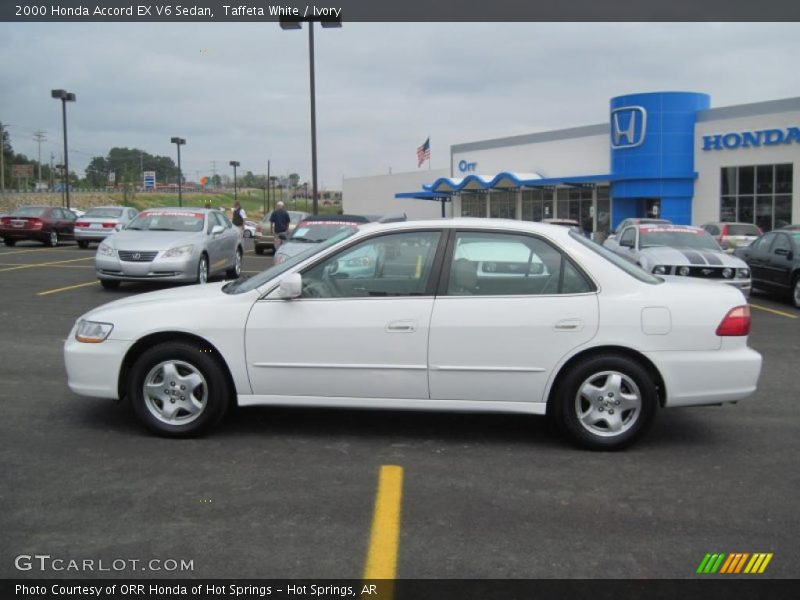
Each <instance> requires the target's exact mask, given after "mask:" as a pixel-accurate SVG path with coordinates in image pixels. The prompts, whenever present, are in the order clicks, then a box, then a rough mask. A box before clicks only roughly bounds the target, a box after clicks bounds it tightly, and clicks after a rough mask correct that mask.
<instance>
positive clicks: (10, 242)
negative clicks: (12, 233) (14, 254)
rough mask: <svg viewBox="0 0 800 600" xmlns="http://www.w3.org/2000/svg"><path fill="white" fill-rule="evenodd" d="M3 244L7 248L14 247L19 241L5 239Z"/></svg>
mask: <svg viewBox="0 0 800 600" xmlns="http://www.w3.org/2000/svg"><path fill="white" fill-rule="evenodd" d="M3 243H4V244H5V245H6V246H14V245H15V244H16V243H17V240H12V239H10V238H3Z"/></svg>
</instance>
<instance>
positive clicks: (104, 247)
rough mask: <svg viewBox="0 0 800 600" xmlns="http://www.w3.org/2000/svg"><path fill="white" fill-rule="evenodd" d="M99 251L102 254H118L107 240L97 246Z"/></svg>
mask: <svg viewBox="0 0 800 600" xmlns="http://www.w3.org/2000/svg"><path fill="white" fill-rule="evenodd" d="M97 253H98V254H101V255H102V256H116V255H117V251H116V249H115V248H112V247H111V246H109V245H108V244H106V243H105V242H103V243H102V244H100V245H99V246H98V247H97Z"/></svg>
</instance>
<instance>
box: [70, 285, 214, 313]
mask: <svg viewBox="0 0 800 600" xmlns="http://www.w3.org/2000/svg"><path fill="white" fill-rule="evenodd" d="M227 283H229V282H228V281H218V282H214V283H206V284H198V285H187V286H182V287H176V288H170V289H167V290H158V291H155V292H148V293H145V294H137V295H135V296H129V297H127V298H120V299H119V300H114V301H113V302H108V303H107V304H103V305H101V306H98V307H97V308H94V309H92V310H90V311H89V312H88V313H86V314H85V315H83V316H82V317H81V318H84V319H90V320H91V319H92V318H96V317H98V316H99V315H103V314H108V313H110V312H114V311H116V310H117V309H119V308H129V307H132V306H144V305H147V304H152V305H154V306H153V309H154V310H156V306H155V305H158V306H163V305H164V304H167V303H170V302H183V301H185V300H201V301H202V300H207V299H209V298H219V297H220V296H224V295H225V294H224V293H223V292H222V291H221V289H222V286H224V285H226V284H227Z"/></svg>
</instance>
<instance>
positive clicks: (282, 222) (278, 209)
mask: <svg viewBox="0 0 800 600" xmlns="http://www.w3.org/2000/svg"><path fill="white" fill-rule="evenodd" d="M291 222H292V218H291V217H290V216H289V213H288V212H287V211H286V209H285V208H284V205H283V202H278V203H277V204H276V205H275V210H273V211H272V214H271V215H270V216H269V230H270V233H272V234H273V235H274V236H275V249H276V250H277V249H278V247H279V246H280V245H281V242H282V241H283V240H285V239H286V237H287V234H288V232H289V224H290V223H291Z"/></svg>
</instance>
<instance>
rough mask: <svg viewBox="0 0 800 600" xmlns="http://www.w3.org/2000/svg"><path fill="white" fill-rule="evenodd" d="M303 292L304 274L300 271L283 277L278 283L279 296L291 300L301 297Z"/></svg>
mask: <svg viewBox="0 0 800 600" xmlns="http://www.w3.org/2000/svg"><path fill="white" fill-rule="evenodd" d="M302 293H303V276H302V275H300V273H290V274H289V275H287V276H286V277H284V278H283V279H281V282H280V284H279V285H278V298H283V299H284V300H291V299H292V298H299V297H300V294H302Z"/></svg>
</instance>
